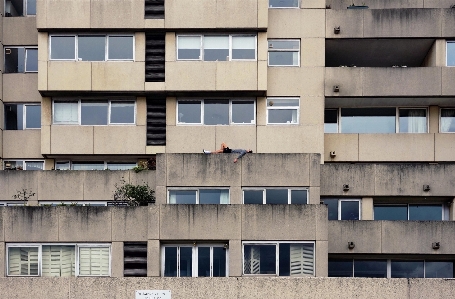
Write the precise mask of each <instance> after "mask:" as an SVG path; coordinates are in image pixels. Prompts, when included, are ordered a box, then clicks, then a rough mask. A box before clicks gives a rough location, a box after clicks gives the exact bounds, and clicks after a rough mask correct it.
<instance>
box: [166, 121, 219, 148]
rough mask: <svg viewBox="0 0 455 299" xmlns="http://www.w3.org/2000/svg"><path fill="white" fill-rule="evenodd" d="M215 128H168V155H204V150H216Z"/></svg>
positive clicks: (217, 145)
mask: <svg viewBox="0 0 455 299" xmlns="http://www.w3.org/2000/svg"><path fill="white" fill-rule="evenodd" d="M215 130H216V127H215V126H167V127H166V152H167V153H202V149H216V148H219V146H220V145H219V144H216V140H215Z"/></svg>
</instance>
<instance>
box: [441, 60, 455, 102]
mask: <svg viewBox="0 0 455 299" xmlns="http://www.w3.org/2000/svg"><path fill="white" fill-rule="evenodd" d="M454 80H455V68H453V67H443V68H442V95H451V96H454V95H455V86H454V85H455V84H453V82H454Z"/></svg>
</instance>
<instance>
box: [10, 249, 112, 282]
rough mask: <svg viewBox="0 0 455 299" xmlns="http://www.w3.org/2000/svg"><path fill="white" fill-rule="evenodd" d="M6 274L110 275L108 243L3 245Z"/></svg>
mask: <svg viewBox="0 0 455 299" xmlns="http://www.w3.org/2000/svg"><path fill="white" fill-rule="evenodd" d="M6 248H7V275H8V276H110V273H111V262H110V260H111V258H110V251H111V247H110V245H108V244H43V245H41V244H7V245H6Z"/></svg>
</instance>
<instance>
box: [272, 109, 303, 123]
mask: <svg viewBox="0 0 455 299" xmlns="http://www.w3.org/2000/svg"><path fill="white" fill-rule="evenodd" d="M267 112H268V123H269V124H295V123H297V110H296V109H279V110H278V109H268V110H267Z"/></svg>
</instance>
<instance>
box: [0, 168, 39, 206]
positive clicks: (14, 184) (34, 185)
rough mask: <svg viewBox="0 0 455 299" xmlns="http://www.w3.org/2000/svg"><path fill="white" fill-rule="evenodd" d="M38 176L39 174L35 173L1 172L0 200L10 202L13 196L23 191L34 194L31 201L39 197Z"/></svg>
mask: <svg viewBox="0 0 455 299" xmlns="http://www.w3.org/2000/svg"><path fill="white" fill-rule="evenodd" d="M2 167H3V165H2ZM38 174H39V172H36V171H1V172H0V190H2V192H1V193H0V199H1V200H11V199H12V198H13V195H17V193H18V192H19V191H22V190H23V189H27V191H29V192H34V193H36V195H35V196H33V199H35V198H37V197H39V192H38V178H37V176H38Z"/></svg>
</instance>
